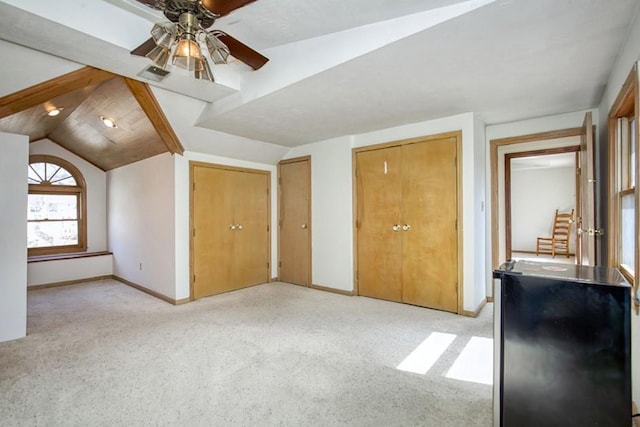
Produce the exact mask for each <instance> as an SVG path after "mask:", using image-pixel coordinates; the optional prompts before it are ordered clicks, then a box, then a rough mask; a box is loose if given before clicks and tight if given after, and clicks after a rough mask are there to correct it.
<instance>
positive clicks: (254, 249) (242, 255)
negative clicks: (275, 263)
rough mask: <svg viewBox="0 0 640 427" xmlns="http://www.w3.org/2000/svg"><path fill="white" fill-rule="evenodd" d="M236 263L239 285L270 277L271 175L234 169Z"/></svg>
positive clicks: (263, 281)
mask: <svg viewBox="0 0 640 427" xmlns="http://www.w3.org/2000/svg"><path fill="white" fill-rule="evenodd" d="M234 173H235V189H234V216H233V218H234V220H233V224H235V227H236V229H235V230H233V235H234V237H235V240H234V246H233V263H232V265H233V266H234V268H233V269H234V272H235V284H236V287H238V288H241V287H245V286H251V285H257V284H260V283H267V282H268V281H269V277H270V274H269V222H268V221H269V182H268V180H269V175H267V174H261V173H252V172H234Z"/></svg>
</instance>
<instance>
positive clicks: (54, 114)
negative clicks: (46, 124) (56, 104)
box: [47, 108, 62, 117]
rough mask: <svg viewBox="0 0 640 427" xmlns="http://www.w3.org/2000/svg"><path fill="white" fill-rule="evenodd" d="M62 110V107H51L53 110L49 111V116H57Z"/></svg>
mask: <svg viewBox="0 0 640 427" xmlns="http://www.w3.org/2000/svg"><path fill="white" fill-rule="evenodd" d="M61 111H62V108H54V109H51V110H49V111H47V116H49V117H55V116H57V115H58V114H60V112H61Z"/></svg>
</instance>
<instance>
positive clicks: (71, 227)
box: [27, 221, 78, 248]
mask: <svg viewBox="0 0 640 427" xmlns="http://www.w3.org/2000/svg"><path fill="white" fill-rule="evenodd" d="M27 239H28V242H27V247H29V248H42V247H50V246H66V245H77V244H78V222H77V221H47V222H30V223H28V227H27Z"/></svg>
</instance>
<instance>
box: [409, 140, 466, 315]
mask: <svg viewBox="0 0 640 427" xmlns="http://www.w3.org/2000/svg"><path fill="white" fill-rule="evenodd" d="M456 149H457V148H456V140H455V138H443V139H439V140H433V141H425V142H421V143H416V144H409V145H405V146H403V152H402V154H403V155H402V159H403V174H402V216H403V225H405V224H406V225H407V226H409V227H410V229H409V230H406V231H403V232H402V239H403V245H402V262H403V285H404V286H403V301H404V302H407V303H409V304H416V305H420V306H424V307H431V308H437V309H440V310H447V311H452V312H457V310H458V296H457V281H458V236H457V235H458V233H457V231H456V219H457V212H458V206H457V203H458V194H457V189H458V185H457V176H458V172H457V165H456V163H457V162H456Z"/></svg>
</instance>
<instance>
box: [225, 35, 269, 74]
mask: <svg viewBox="0 0 640 427" xmlns="http://www.w3.org/2000/svg"><path fill="white" fill-rule="evenodd" d="M216 33H217V34H216V37H218V39H219V40H220V41H221V42H222V43H224V44H226V45H227V47H228V48H229V52H230V53H231V55H232V56H233V57H234V58H236V59H237V60H239V61H242V62H244V63H245V64H247V65H248V66H250V67H251V68H253V69H254V70H257V69H259V68H261V67H262V66H263V65H264V64H266V63H267V61H269V58H267V57H266V56H263V55H261V54H260V53H259V52H257V51H255V50H253V49H251V48H250V47H249V46H247V45H246V44H244V43H242V42H240V41H238V40H236V39H234V38H233V37H231V36H230V35H229V34H226V33H223V32H222V31H217V32H216Z"/></svg>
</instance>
